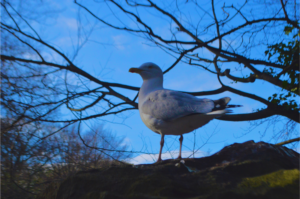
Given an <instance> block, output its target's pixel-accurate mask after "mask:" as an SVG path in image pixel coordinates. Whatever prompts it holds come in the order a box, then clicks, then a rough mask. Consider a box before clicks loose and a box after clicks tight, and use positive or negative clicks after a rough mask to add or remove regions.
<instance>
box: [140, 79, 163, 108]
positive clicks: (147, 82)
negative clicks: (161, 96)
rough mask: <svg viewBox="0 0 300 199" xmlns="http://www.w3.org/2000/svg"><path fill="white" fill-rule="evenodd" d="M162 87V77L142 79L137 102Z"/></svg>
mask: <svg viewBox="0 0 300 199" xmlns="http://www.w3.org/2000/svg"><path fill="white" fill-rule="evenodd" d="M161 89H163V78H161V77H157V78H151V79H144V81H143V85H142V87H141V89H140V92H139V103H140V102H141V101H144V99H145V97H146V96H147V95H148V94H149V93H151V92H153V91H156V90H161Z"/></svg>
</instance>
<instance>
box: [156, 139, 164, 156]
mask: <svg viewBox="0 0 300 199" xmlns="http://www.w3.org/2000/svg"><path fill="white" fill-rule="evenodd" d="M164 137H165V135H163V134H161V140H160V150H159V155H158V159H157V161H156V162H160V161H162V159H161V152H162V148H163V146H164V142H165V141H164Z"/></svg>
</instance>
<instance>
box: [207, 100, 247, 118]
mask: <svg viewBox="0 0 300 199" xmlns="http://www.w3.org/2000/svg"><path fill="white" fill-rule="evenodd" d="M230 100H231V99H230V97H223V98H221V99H218V100H214V104H215V107H214V108H213V109H212V112H211V113H213V112H215V111H217V110H225V112H224V113H230V112H231V111H230V110H227V109H226V108H236V107H241V106H242V105H232V104H230V105H228V103H229V101H230ZM224 113H223V114H224Z"/></svg>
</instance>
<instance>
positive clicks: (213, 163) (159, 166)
mask: <svg viewBox="0 0 300 199" xmlns="http://www.w3.org/2000/svg"><path fill="white" fill-rule="evenodd" d="M37 198H38V199H41V198H45V199H67V198H70V199H89V198H91V199H94V198H95V199H110V198H112V199H113V198H115V199H123V198H131V199H143V198H145V199H150V198H151V199H156V198H157V199H167V198H170V199H173V198H174V199H176V198H189V199H214V198H247V199H248V198H249V199H250V198H251V199H252V198H272V199H276V198H278V199H281V198H289V199H293V198H295V199H298V198H299V154H298V153H297V152H295V151H293V150H291V149H288V148H286V147H282V146H275V145H272V144H268V143H265V142H258V143H254V142H253V141H248V142H245V143H241V144H233V145H230V146H227V147H225V148H224V149H222V150H221V151H220V152H218V153H216V154H214V155H212V156H209V157H204V158H197V159H184V163H182V162H179V160H165V161H163V162H160V163H156V164H151V165H150V164H149V165H129V164H125V165H122V166H120V165H119V166H110V167H108V168H99V169H94V170H91V171H84V172H78V173H77V174H76V175H74V176H71V177H69V178H67V179H65V180H64V181H63V182H62V183H60V184H52V185H50V186H49V187H48V188H47V189H46V190H45V191H44V193H43V194H42V195H40V196H38V197H37Z"/></svg>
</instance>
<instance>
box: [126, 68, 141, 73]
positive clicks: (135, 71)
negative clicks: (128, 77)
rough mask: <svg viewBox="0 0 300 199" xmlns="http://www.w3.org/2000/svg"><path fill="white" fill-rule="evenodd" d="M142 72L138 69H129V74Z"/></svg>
mask: <svg viewBox="0 0 300 199" xmlns="http://www.w3.org/2000/svg"><path fill="white" fill-rule="evenodd" d="M142 71H143V70H142V69H139V68H130V69H129V72H131V73H140V72H142Z"/></svg>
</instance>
